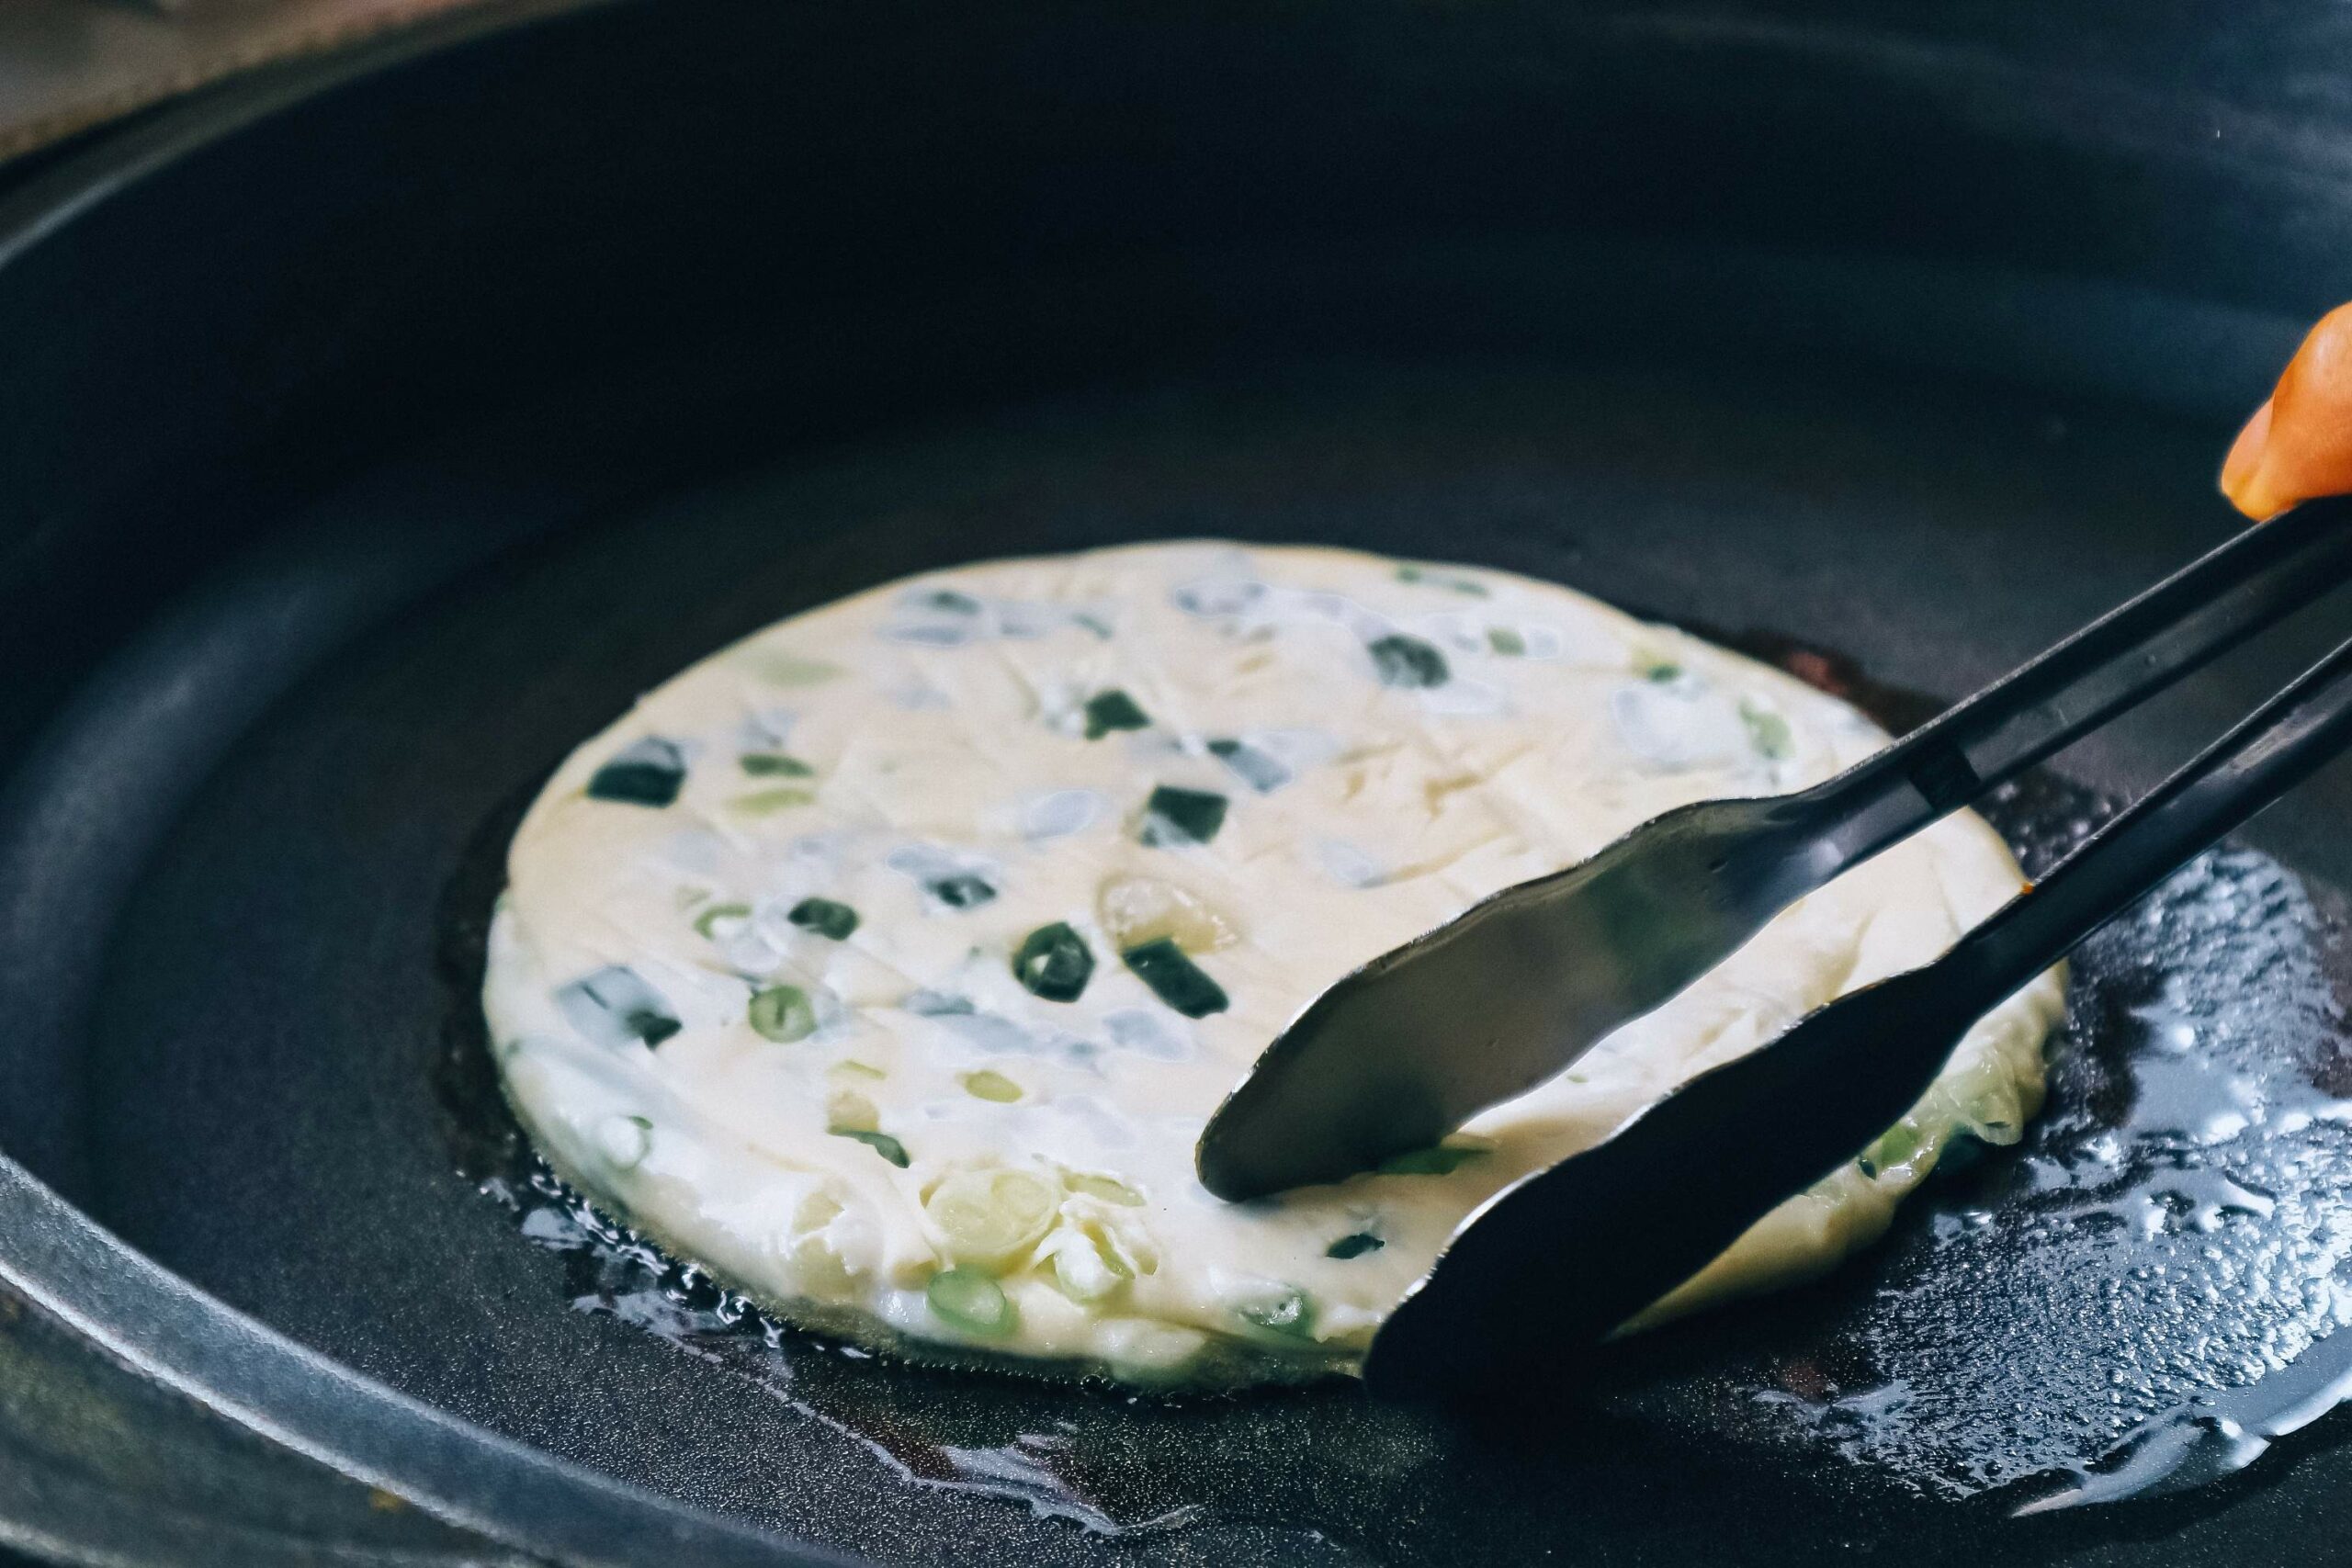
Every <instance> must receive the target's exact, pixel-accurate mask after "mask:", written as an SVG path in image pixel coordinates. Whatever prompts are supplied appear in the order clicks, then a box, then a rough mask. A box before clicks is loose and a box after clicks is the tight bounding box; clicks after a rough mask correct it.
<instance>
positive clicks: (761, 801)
mask: <svg viewBox="0 0 2352 1568" xmlns="http://www.w3.org/2000/svg"><path fill="white" fill-rule="evenodd" d="M816 798H817V796H816V793H815V792H814V791H812V790H805V789H795V788H793V787H792V786H790V785H786V786H785V787H784V788H782V789H757V790H753V791H752V793H751V794H749V795H737V796H736V797H735V798H734V799H732V800H730V801H729V802H728V803H727V804H728V805H729V806H731V807H734V808H735V809H736V810H738V811H741V812H743V813H745V814H747V815H749V816H752V817H765V816H768V815H769V814H770V813H772V812H777V811H789V810H791V809H792V808H793V807H796V806H808V805H810V804H812V803H814V802H815V800H816Z"/></svg>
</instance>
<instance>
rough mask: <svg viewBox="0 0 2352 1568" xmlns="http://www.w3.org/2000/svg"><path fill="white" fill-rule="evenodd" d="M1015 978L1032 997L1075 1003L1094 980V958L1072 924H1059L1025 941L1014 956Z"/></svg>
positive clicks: (1033, 932)
mask: <svg viewBox="0 0 2352 1568" xmlns="http://www.w3.org/2000/svg"><path fill="white" fill-rule="evenodd" d="M1012 977H1013V978H1014V979H1016V980H1018V981H1020V982H1021V984H1022V985H1023V987H1025V988H1026V989H1027V990H1028V991H1029V993H1030V994H1031V995H1032V996H1035V997H1042V998H1045V999H1046V1001H1049V1002H1074V1001H1076V1000H1078V998H1079V997H1080V994H1082V993H1083V992H1084V991H1085V989H1086V982H1087V981H1089V980H1091V979H1092V978H1093V977H1094V954H1093V953H1090V952H1088V951H1087V948H1086V939H1085V938H1084V937H1082V936H1080V935H1079V934H1078V932H1077V931H1073V930H1072V929H1071V928H1070V925H1069V921H1067V920H1056V921H1055V922H1054V923H1053V924H1052V925H1050V926H1039V927H1038V928H1037V929H1036V930H1035V931H1031V932H1030V933H1029V934H1028V935H1027V936H1026V937H1023V939H1022V942H1021V948H1020V951H1019V952H1017V953H1014V954H1013V955H1012Z"/></svg>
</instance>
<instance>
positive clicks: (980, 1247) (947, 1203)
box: [922, 1170, 1058, 1269]
mask: <svg viewBox="0 0 2352 1568" xmlns="http://www.w3.org/2000/svg"><path fill="white" fill-rule="evenodd" d="M1057 1202H1058V1196H1057V1194H1056V1192H1055V1191H1054V1190H1053V1189H1052V1188H1051V1187H1050V1186H1048V1185H1046V1182H1045V1181H1044V1179H1041V1178H1039V1177H1035V1176H1032V1175H1030V1174H1029V1173H1028V1172H1027V1171H1025V1170H959V1171H956V1172H954V1173H953V1174H951V1175H949V1176H948V1177H947V1178H946V1179H944V1180H942V1181H941V1182H940V1184H939V1185H938V1186H937V1187H934V1188H933V1189H932V1191H931V1196H930V1197H928V1198H926V1199H924V1200H923V1205H922V1212H923V1213H924V1214H925V1215H926V1216H928V1217H929V1218H930V1220H931V1223H932V1224H934V1225H936V1226H937V1227H939V1234H940V1235H942V1236H944V1237H945V1238H946V1242H947V1250H948V1252H949V1253H950V1255H952V1256H953V1257H954V1258H955V1259H956V1261H957V1262H958V1263H980V1264H985V1265H987V1266H988V1267H989V1268H991V1269H996V1268H1001V1267H1003V1266H1004V1264H1006V1263H1007V1262H1008V1261H1010V1260H1011V1259H1012V1258H1014V1257H1016V1256H1018V1255H1019V1254H1021V1253H1024V1252H1026V1251H1028V1250H1029V1248H1031V1247H1035V1246H1036V1245H1037V1243H1038V1242H1039V1241H1041V1240H1043V1239H1044V1238H1045V1235H1046V1229H1047V1228H1048V1227H1049V1226H1051V1225H1052V1224H1053V1223H1054V1210H1055V1207H1056V1205H1057Z"/></svg>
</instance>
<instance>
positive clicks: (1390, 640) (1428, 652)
mask: <svg viewBox="0 0 2352 1568" xmlns="http://www.w3.org/2000/svg"><path fill="white" fill-rule="evenodd" d="M1365 650H1366V651H1367V652H1369V653H1370V654H1371V655H1372V668H1373V672H1374V674H1376V675H1378V676H1379V677H1380V683H1381V684H1382V685H1384V686H1406V687H1414V686H1442V685H1444V684H1445V683H1446V682H1447V681H1449V680H1450V679H1452V678H1453V671H1451V670H1449V669H1447V668H1446V664H1445V655H1444V654H1442V653H1440V652H1439V651H1438V650H1437V649H1435V648H1434V647H1432V646H1431V645H1430V644H1429V643H1426V642H1423V641H1422V640H1421V639H1420V638H1419V637H1408V636H1406V635H1405V634H1404V633H1403V632H1391V633H1389V634H1388V635H1387V636H1386V637H1379V638H1376V639H1374V641H1373V642H1371V643H1368V644H1367V645H1365Z"/></svg>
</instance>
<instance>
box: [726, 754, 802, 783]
mask: <svg viewBox="0 0 2352 1568" xmlns="http://www.w3.org/2000/svg"><path fill="white" fill-rule="evenodd" d="M735 760H736V761H738V762H739V763H741V765H742V768H743V771H744V772H745V773H749V774H751V775H752V777H753V778H755V779H764V778H786V779H810V778H815V777H816V776H817V770H816V769H814V768H812V767H810V766H809V764H808V763H806V762H804V761H801V760H800V759H799V758H797V757H787V756H786V755H785V754H784V753H783V752H781V751H746V752H744V753H743V754H742V755H741V756H740V757H738V758H736V759H735Z"/></svg>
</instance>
